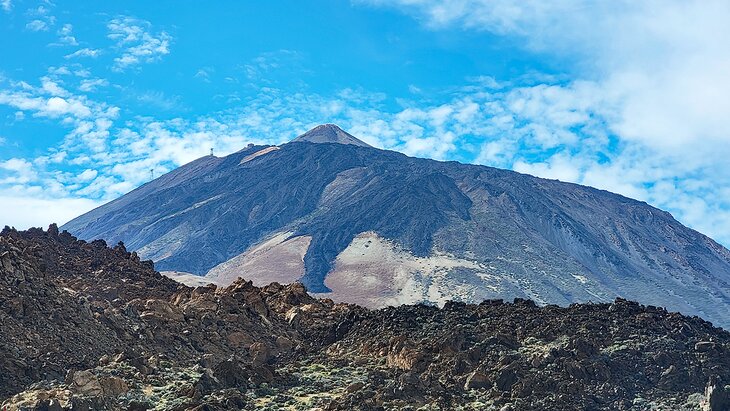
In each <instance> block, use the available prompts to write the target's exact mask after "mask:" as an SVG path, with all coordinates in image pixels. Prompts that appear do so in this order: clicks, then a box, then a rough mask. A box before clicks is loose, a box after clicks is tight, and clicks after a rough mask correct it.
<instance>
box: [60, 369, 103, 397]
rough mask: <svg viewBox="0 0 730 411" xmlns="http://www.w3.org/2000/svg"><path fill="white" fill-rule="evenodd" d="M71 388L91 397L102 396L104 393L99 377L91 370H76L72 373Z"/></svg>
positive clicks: (70, 378)
mask: <svg viewBox="0 0 730 411" xmlns="http://www.w3.org/2000/svg"><path fill="white" fill-rule="evenodd" d="M67 379H69V380H70V384H69V386H70V388H71V390H73V391H74V392H75V393H77V394H81V395H86V396H89V397H100V396H101V395H103V393H104V389H103V388H102V387H101V384H100V383H99V379H98V378H97V377H96V375H94V373H93V372H91V371H89V370H85V371H75V372H73V373H71V375H70V377H67Z"/></svg>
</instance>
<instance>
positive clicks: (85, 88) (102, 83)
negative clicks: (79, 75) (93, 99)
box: [79, 78, 109, 93]
mask: <svg viewBox="0 0 730 411" xmlns="http://www.w3.org/2000/svg"><path fill="white" fill-rule="evenodd" d="M108 85H109V81H108V80H106V79H103V78H95V79H84V80H81V84H80V85H79V91H82V92H84V93H88V92H90V91H94V90H96V89H97V88H99V87H106V86H108Z"/></svg>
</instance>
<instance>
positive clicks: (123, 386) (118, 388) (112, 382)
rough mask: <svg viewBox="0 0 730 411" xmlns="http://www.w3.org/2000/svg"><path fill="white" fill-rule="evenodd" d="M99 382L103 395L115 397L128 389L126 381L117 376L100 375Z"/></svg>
mask: <svg viewBox="0 0 730 411" xmlns="http://www.w3.org/2000/svg"><path fill="white" fill-rule="evenodd" d="M99 384H100V385H101V389H102V391H103V392H104V395H105V396H108V397H116V396H118V395H122V394H124V393H126V392H127V391H129V386H128V385H127V383H126V382H125V381H124V380H123V379H121V378H119V377H100V378H99Z"/></svg>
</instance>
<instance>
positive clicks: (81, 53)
mask: <svg viewBox="0 0 730 411" xmlns="http://www.w3.org/2000/svg"><path fill="white" fill-rule="evenodd" d="M99 54H101V50H98V49H90V48H83V49H79V50H76V51H74V52H73V53H71V54H67V55H66V56H64V57H65V58H67V59H72V58H76V57H91V58H96V57H97V56H99Z"/></svg>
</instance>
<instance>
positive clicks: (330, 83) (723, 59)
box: [0, 0, 730, 245]
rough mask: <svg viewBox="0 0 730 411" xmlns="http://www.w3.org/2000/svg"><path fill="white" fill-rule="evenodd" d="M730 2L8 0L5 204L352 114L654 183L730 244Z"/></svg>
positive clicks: (346, 123) (83, 193)
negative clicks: (146, 0) (728, 164)
mask: <svg viewBox="0 0 730 411" xmlns="http://www.w3.org/2000/svg"><path fill="white" fill-rule="evenodd" d="M545 3H550V4H545ZM727 21H730V4H728V3H727V2H723V1H713V0H707V1H696V2H692V1H689V2H687V1H670V0H667V1H645V2H631V1H618V0H616V1H588V2H585V1H581V2H578V1H573V0H558V1H555V2H542V1H533V0H525V1H519V2H512V1H503V0H489V1H488V0H441V1H435V0H392V1H381V0H356V1H352V2H348V1H324V0H323V1H296V2H294V1H273V0H270V1H247V2H239V1H220V2H215V3H212V4H202V3H200V2H193V1H156V2H141V1H127V2H69V1H67V2H62V1H56V2H51V1H21V0H0V36H2V39H3V40H2V41H1V42H0V56H1V58H0V215H1V216H2V217H3V218H2V220H3V221H0V224H9V225H15V226H16V227H19V228H25V227H28V226H31V225H47V224H48V223H50V222H52V221H57V222H59V223H62V222H65V221H66V220H68V219H70V218H72V217H74V216H76V215H78V214H81V213H82V212H85V211H87V210H88V209H90V208H93V207H94V206H97V205H99V204H101V203H103V202H105V201H108V200H111V199H113V198H116V197H117V196H119V195H121V194H123V193H125V192H127V191H129V190H131V189H133V188H134V187H136V186H138V185H140V184H142V183H144V182H146V181H148V180H149V178H150V170H153V172H154V174H155V175H160V174H161V173H164V172H166V171H169V170H171V169H172V168H174V167H176V166H179V165H181V164H184V163H185V162H188V161H191V160H192V159H195V158H197V157H199V156H202V155H205V154H207V153H208V152H209V150H210V148H211V147H214V148H215V151H216V154H217V155H223V154H227V153H230V152H234V151H237V150H238V149H240V148H241V147H243V146H245V145H246V144H247V143H249V142H254V143H267V144H279V143H282V142H285V141H288V140H290V139H291V138H293V137H295V136H296V135H298V134H299V133H301V132H303V131H305V130H307V129H308V128H310V127H312V126H314V125H316V124H319V123H324V122H335V123H338V124H340V125H341V126H342V127H343V128H345V129H347V130H349V131H350V132H352V133H353V134H355V135H356V136H358V137H360V138H362V139H363V140H365V141H367V142H368V143H370V144H372V145H375V146H378V147H381V148H387V149H392V150H398V151H401V152H404V153H406V154H409V155H414V156H420V157H430V158H435V159H440V160H459V161H463V162H470V163H479V164H485V165H491V166H496V167H501V168H509V169H514V170H517V171H520V172H525V173H529V174H533V175H538V176H541V177H546V178H556V179H560V180H563V181H571V182H576V183H581V184H587V185H591V186H595V187H598V188H603V189H607V190H610V191H614V192H618V193H621V194H624V195H627V196H630V197H633V198H637V199H640V200H644V201H647V202H649V203H650V204H652V205H655V206H657V207H660V208H663V209H666V210H668V211H670V212H672V213H673V214H674V216H675V217H676V218H677V219H679V220H680V221H682V222H683V223H685V224H686V225H688V226H690V227H693V228H695V229H697V230H699V231H701V232H703V233H706V234H708V235H710V236H711V237H713V238H715V239H716V240H718V241H720V242H722V243H723V244H725V245H728V244H730V170H729V168H728V166H727V163H728V162H727V159H728V158H730V115H728V114H730V75H729V74H728V73H730V44H729V43H728V42H727V41H726V39H727V38H730V28H728V25H727V24H726V22H727Z"/></svg>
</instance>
